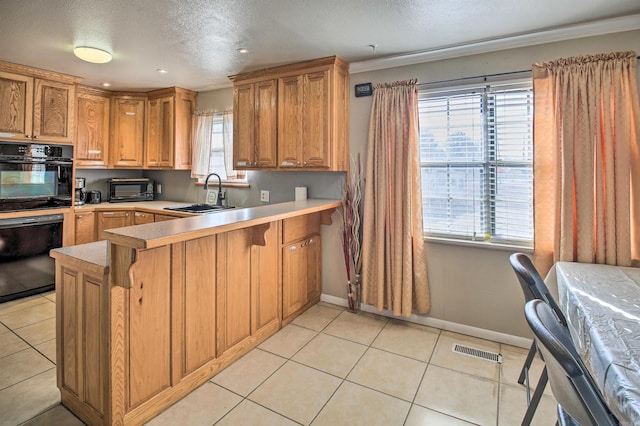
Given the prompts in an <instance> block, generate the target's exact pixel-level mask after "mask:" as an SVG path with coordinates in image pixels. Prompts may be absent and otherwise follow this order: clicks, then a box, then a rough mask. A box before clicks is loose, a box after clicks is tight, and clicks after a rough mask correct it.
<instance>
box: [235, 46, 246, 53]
mask: <svg viewBox="0 0 640 426" xmlns="http://www.w3.org/2000/svg"><path fill="white" fill-rule="evenodd" d="M236 50H237V51H238V53H249V49H247V48H246V47H239V48H238V49H236Z"/></svg>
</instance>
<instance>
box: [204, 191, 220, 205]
mask: <svg viewBox="0 0 640 426" xmlns="http://www.w3.org/2000/svg"><path fill="white" fill-rule="evenodd" d="M217 200H218V191H211V190H209V189H207V201H206V202H207V204H215V203H216V201H217Z"/></svg>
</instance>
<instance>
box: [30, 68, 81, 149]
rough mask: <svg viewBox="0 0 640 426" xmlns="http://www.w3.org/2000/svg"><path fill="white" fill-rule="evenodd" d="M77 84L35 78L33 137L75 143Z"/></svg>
mask: <svg viewBox="0 0 640 426" xmlns="http://www.w3.org/2000/svg"><path fill="white" fill-rule="evenodd" d="M75 99H76V86H75V85H73V84H65V83H57V82H54V81H49V80H41V79H38V78H37V79H35V88H34V96H33V138H34V139H39V140H43V141H48V142H61V143H73V129H74V112H75Z"/></svg>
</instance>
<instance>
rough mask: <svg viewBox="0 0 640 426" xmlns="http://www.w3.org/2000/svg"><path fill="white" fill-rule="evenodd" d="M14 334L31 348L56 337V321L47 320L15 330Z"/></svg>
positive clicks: (53, 319)
mask: <svg viewBox="0 0 640 426" xmlns="http://www.w3.org/2000/svg"><path fill="white" fill-rule="evenodd" d="M14 332H15V333H16V334H17V335H18V336H20V337H22V338H23V339H24V340H26V341H27V343H29V344H30V345H31V346H35V345H37V344H40V343H42V342H46V341H48V340H51V339H55V337H56V319H55V317H54V318H49V319H46V320H44V321H40V322H36V323H34V324H30V325H27V326H25V327H21V328H16V329H15V330H14Z"/></svg>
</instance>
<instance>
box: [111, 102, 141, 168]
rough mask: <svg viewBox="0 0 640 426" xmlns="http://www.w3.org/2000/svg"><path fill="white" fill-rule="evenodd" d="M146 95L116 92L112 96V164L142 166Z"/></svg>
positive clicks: (120, 166) (122, 166)
mask: <svg viewBox="0 0 640 426" xmlns="http://www.w3.org/2000/svg"><path fill="white" fill-rule="evenodd" d="M145 100H146V96H144V95H140V94H116V95H114V96H113V97H112V98H111V132H110V145H111V149H110V161H109V163H110V166H111V167H113V168H142V166H143V152H144V105H145Z"/></svg>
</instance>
